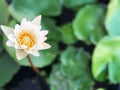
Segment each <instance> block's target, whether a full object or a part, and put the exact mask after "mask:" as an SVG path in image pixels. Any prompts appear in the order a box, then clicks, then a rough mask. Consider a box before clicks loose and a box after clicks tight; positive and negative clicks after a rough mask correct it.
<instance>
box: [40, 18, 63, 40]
mask: <svg viewBox="0 0 120 90" xmlns="http://www.w3.org/2000/svg"><path fill="white" fill-rule="evenodd" d="M41 26H42V30H48V31H49V34H48V35H47V38H48V40H51V41H56V42H57V41H60V38H61V33H60V32H59V28H58V27H57V26H56V21H55V20H54V19H52V18H48V17H43V18H42V22H41Z"/></svg>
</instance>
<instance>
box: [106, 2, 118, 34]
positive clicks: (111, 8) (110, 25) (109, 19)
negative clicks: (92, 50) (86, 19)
mask: <svg viewBox="0 0 120 90" xmlns="http://www.w3.org/2000/svg"><path fill="white" fill-rule="evenodd" d="M105 26H106V29H107V31H108V34H109V35H114V36H116V35H117V36H119V35H120V0H111V1H110V3H109V5H108V10H107V15H106V20H105Z"/></svg>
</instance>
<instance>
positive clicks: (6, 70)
mask: <svg viewBox="0 0 120 90" xmlns="http://www.w3.org/2000/svg"><path fill="white" fill-rule="evenodd" d="M19 69H20V66H19V65H18V64H17V63H16V62H14V61H13V60H12V58H11V57H10V56H9V55H8V54H7V53H5V52H4V53H2V55H0V87H3V86H4V85H5V84H6V83H7V82H9V81H10V80H11V79H12V77H13V75H14V74H15V73H16V72H17V71H18V70H19Z"/></svg>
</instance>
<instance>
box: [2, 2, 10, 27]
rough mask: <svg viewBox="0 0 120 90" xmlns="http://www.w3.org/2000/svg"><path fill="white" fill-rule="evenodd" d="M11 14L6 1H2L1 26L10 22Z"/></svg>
mask: <svg viewBox="0 0 120 90" xmlns="http://www.w3.org/2000/svg"><path fill="white" fill-rule="evenodd" d="M8 17H9V13H8V8H7V3H6V1H5V0H0V25H2V24H6V23H7V21H8Z"/></svg>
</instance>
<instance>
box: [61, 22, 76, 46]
mask: <svg viewBox="0 0 120 90" xmlns="http://www.w3.org/2000/svg"><path fill="white" fill-rule="evenodd" d="M60 32H61V35H62V37H61V38H62V42H63V43H65V44H68V45H69V44H74V43H75V42H76V41H77V38H76V37H75V35H74V33H73V28H72V24H71V23H68V24H65V25H63V26H62V27H61V30H60Z"/></svg>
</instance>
